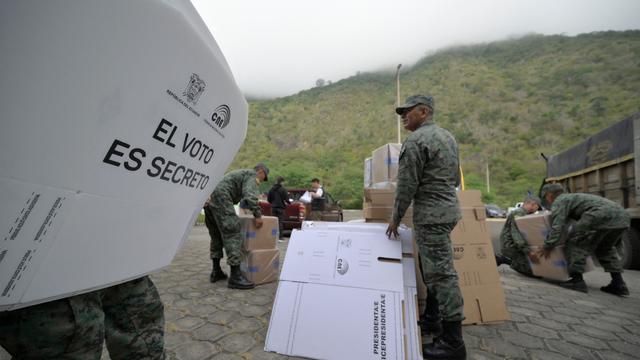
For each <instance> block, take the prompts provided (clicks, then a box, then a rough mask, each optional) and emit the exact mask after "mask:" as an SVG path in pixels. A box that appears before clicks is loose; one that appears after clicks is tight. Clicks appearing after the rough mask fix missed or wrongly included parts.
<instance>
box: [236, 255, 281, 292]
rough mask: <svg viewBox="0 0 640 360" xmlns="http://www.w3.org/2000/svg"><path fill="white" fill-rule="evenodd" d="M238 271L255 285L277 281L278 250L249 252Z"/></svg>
mask: <svg viewBox="0 0 640 360" xmlns="http://www.w3.org/2000/svg"><path fill="white" fill-rule="evenodd" d="M240 269H241V270H242V272H243V273H244V275H245V277H246V278H247V279H249V280H250V281H253V283H255V284H256V285H260V284H266V283H270V282H274V281H276V280H278V275H279V273H280V250H278V249H266V250H252V251H249V252H248V253H247V254H246V256H245V258H244V260H243V261H242V263H241V264H240Z"/></svg>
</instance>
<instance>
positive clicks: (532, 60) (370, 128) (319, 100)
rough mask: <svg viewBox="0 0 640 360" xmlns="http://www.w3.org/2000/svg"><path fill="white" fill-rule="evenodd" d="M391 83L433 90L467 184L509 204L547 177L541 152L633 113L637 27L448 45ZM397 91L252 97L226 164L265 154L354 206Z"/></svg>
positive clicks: (369, 78) (357, 84)
mask: <svg viewBox="0 0 640 360" xmlns="http://www.w3.org/2000/svg"><path fill="white" fill-rule="evenodd" d="M400 79H401V80H400V83H401V85H400V88H401V93H402V95H401V96H402V99H404V98H405V97H406V96H408V95H412V94H431V95H433V96H434V97H435V100H436V112H435V121H436V122H437V123H439V124H440V126H442V127H444V128H446V129H448V130H449V131H451V132H452V133H453V134H454V136H455V137H456V138H457V140H458V143H459V146H460V156H461V163H462V167H463V171H464V174H465V180H466V186H467V188H475V189H481V190H482V191H483V197H484V200H485V202H495V203H498V204H499V205H501V206H508V205H511V204H513V203H515V202H517V201H521V199H522V198H523V197H524V195H525V194H526V192H527V190H533V191H534V192H537V189H538V188H539V186H540V183H541V181H542V179H543V178H544V175H545V164H544V161H543V160H542V158H541V156H540V153H545V154H553V153H556V152H558V151H561V150H563V149H565V148H567V147H569V146H571V145H572V144H575V143H577V142H579V141H581V140H582V139H583V138H585V137H587V136H589V135H591V134H593V133H595V132H597V131H598V130H600V129H602V128H605V127H607V126H608V125H610V124H612V123H615V122H617V121H619V120H621V119H623V118H624V117H625V116H628V115H630V114H632V113H634V112H636V111H638V110H639V109H640V31H625V32H599V33H591V34H584V35H579V36H575V37H567V36H560V35H558V36H540V35H531V36H526V37H523V38H520V39H516V40H507V41H499V42H492V43H487V44H481V45H473V46H463V47H454V48H449V49H445V50H442V51H439V52H437V53H435V54H433V55H429V56H427V57H425V58H423V59H421V60H420V61H418V62H417V63H416V64H415V65H414V66H412V67H411V68H409V69H408V70H405V71H403V72H401V75H400ZM395 98H396V85H395V73H392V72H375V73H359V74H358V75H356V76H352V77H350V78H347V79H344V80H341V81H338V82H335V83H332V84H329V85H326V86H322V87H316V88H313V89H310V90H305V91H302V92H300V93H298V94H295V95H292V96H288V97H284V98H278V99H274V100H256V101H250V102H249V104H250V110H249V129H248V134H247V139H246V141H245V143H244V145H243V147H242V149H241V150H240V152H239V153H238V155H237V156H236V158H235V160H234V163H233V165H232V168H240V167H251V166H253V165H254V164H255V163H256V162H257V161H265V162H266V163H267V164H268V165H269V166H270V168H271V177H273V178H274V180H275V177H276V176H280V175H281V176H284V177H285V178H286V179H287V186H288V187H303V186H307V185H308V183H309V180H310V179H311V178H313V177H318V178H320V179H322V181H323V183H324V186H325V188H326V189H327V191H329V192H330V193H331V194H332V195H333V196H334V197H335V198H337V199H340V200H341V201H342V202H343V204H344V205H345V206H346V207H349V208H358V207H360V206H361V205H362V187H363V185H362V183H363V160H364V158H366V157H368V156H370V154H371V151H372V150H373V149H375V148H377V147H379V146H381V145H383V144H385V143H388V142H395V141H396V137H397V133H396V126H397V125H396V116H395V113H394V105H395ZM406 135H407V133H406V131H405V130H403V139H404V138H405V137H406ZM487 162H488V168H489V175H490V192H487V191H486V183H485V179H486V172H485V171H486V170H485V169H486V164H487ZM265 186H266V185H265ZM266 187H267V188H268V186H266Z"/></svg>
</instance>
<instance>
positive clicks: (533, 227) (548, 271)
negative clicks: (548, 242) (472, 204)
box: [516, 211, 595, 281]
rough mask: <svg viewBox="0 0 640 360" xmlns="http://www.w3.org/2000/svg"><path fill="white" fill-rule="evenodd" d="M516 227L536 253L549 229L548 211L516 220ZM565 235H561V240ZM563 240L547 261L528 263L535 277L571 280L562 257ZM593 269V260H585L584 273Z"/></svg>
mask: <svg viewBox="0 0 640 360" xmlns="http://www.w3.org/2000/svg"><path fill="white" fill-rule="evenodd" d="M516 226H517V227H518V230H519V231H520V233H521V234H522V236H523V237H524V239H525V240H527V242H528V243H529V246H530V247H531V250H533V251H538V250H540V249H542V247H543V246H544V240H545V239H546V237H547V235H548V234H549V231H550V229H551V213H550V212H549V211H545V212H541V213H538V214H534V215H528V216H522V217H518V218H516ZM564 237H566V234H563V238H564ZM563 240H564V239H561V241H560V244H559V245H558V246H556V247H555V248H554V249H553V250H552V251H551V254H550V256H549V258H548V259H545V258H541V259H540V261H539V262H538V263H533V262H531V261H530V262H529V265H531V271H532V272H533V274H534V275H536V276H542V277H543V278H547V279H552V280H559V281H566V280H569V278H571V276H569V271H568V269H567V260H566V258H565V256H564V245H563V244H564V241H563ZM594 268H595V266H594V264H593V259H591V257H588V258H587V265H586V267H585V272H587V271H591V270H593V269H594Z"/></svg>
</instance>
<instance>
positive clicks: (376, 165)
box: [371, 144, 402, 184]
mask: <svg viewBox="0 0 640 360" xmlns="http://www.w3.org/2000/svg"><path fill="white" fill-rule="evenodd" d="M401 147H402V145H401V144H385V145H383V146H381V147H379V148H377V149H375V150H373V152H372V154H371V159H372V160H371V182H372V183H374V184H375V183H380V182H392V181H397V179H398V164H399V160H400V148H401Z"/></svg>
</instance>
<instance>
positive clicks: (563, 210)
mask: <svg viewBox="0 0 640 360" xmlns="http://www.w3.org/2000/svg"><path fill="white" fill-rule="evenodd" d="M551 218H552V219H553V220H552V223H551V231H550V232H549V236H547V238H546V239H545V240H544V248H545V249H546V250H549V249H553V248H554V247H555V246H556V245H557V244H558V242H559V241H560V236H561V235H562V229H564V227H565V225H566V224H567V221H568V219H569V203H567V202H564V201H556V202H555V203H554V204H553V206H552V207H551Z"/></svg>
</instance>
